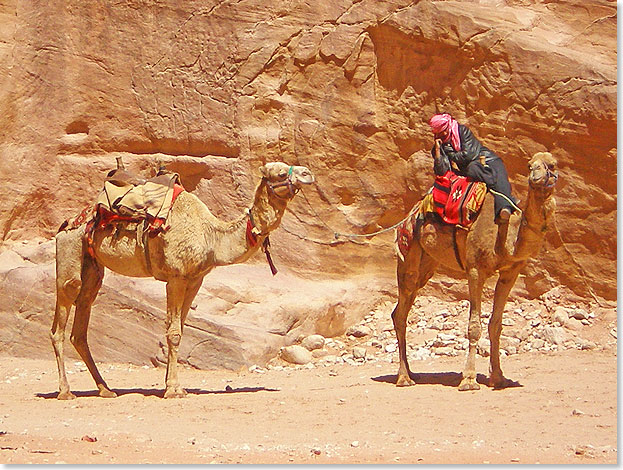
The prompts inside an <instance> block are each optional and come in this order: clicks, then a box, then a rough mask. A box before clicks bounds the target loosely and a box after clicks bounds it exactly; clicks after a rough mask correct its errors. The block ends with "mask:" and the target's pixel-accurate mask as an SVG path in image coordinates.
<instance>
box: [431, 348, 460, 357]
mask: <svg viewBox="0 0 623 470" xmlns="http://www.w3.org/2000/svg"><path fill="white" fill-rule="evenodd" d="M432 352H434V353H435V354H437V355H438V356H456V351H455V350H454V348H452V347H450V346H443V347H440V348H433V349H432Z"/></svg>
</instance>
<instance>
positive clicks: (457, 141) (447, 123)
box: [428, 113, 461, 152]
mask: <svg viewBox="0 0 623 470" xmlns="http://www.w3.org/2000/svg"><path fill="white" fill-rule="evenodd" d="M428 124H430V127H431V129H432V130H433V133H434V134H439V133H440V132H443V131H445V130H446V129H450V133H449V134H448V137H446V139H445V140H444V143H445V142H448V140H451V141H452V147H453V148H454V150H456V151H457V152H458V151H460V150H461V138H460V137H459V123H458V122H456V119H453V118H452V116H450V115H449V114H447V113H444V114H434V115H433V117H431V118H430V121H428Z"/></svg>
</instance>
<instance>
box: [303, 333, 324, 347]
mask: <svg viewBox="0 0 623 470" xmlns="http://www.w3.org/2000/svg"><path fill="white" fill-rule="evenodd" d="M324 343H325V339H324V336H322V335H311V336H308V337H307V338H305V339H304V340H303V341H302V342H301V346H303V347H304V348H305V349H308V350H309V351H313V350H314V349H322V347H323V346H324Z"/></svg>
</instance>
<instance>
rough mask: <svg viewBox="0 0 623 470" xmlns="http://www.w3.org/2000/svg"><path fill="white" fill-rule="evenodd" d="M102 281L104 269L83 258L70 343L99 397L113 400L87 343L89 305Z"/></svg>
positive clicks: (91, 303)
mask: <svg viewBox="0 0 623 470" xmlns="http://www.w3.org/2000/svg"><path fill="white" fill-rule="evenodd" d="M103 279H104V267H103V266H102V265H100V264H99V263H97V261H95V260H94V259H93V258H92V257H90V256H85V258H84V261H83V266H82V289H80V294H79V295H78V299H77V300H76V315H75V318H74V325H73V328H72V330H71V342H72V344H73V345H74V347H75V348H76V351H78V354H80V357H81V358H82V360H83V361H84V363H85V364H86V366H87V368H88V369H89V372H90V373H91V377H93V380H95V384H96V385H97V388H98V390H99V395H100V396H101V397H104V398H114V397H116V396H117V394H116V393H115V392H113V391H111V390H110V389H109V388H108V385H106V382H105V381H104V379H103V378H102V376H101V375H100V373H99V370H97V366H96V365H95V361H94V360H93V356H92V355H91V350H90V349H89V343H88V341H87V330H88V327H89V319H90V318H91V305H93V301H94V300H95V298H96V297H97V294H98V292H99V290H100V287H102V280H103Z"/></svg>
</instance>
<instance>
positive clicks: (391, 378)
mask: <svg viewBox="0 0 623 470" xmlns="http://www.w3.org/2000/svg"><path fill="white" fill-rule="evenodd" d="M410 377H411V379H412V380H413V381H414V382H415V384H416V385H445V386H446V387H458V386H459V384H460V383H461V380H462V379H463V374H461V373H459V372H420V373H417V374H415V373H413V372H411V375H410ZM397 378H398V376H397V375H380V376H378V377H372V380H374V381H375V382H385V383H389V384H392V385H395V384H396V379H397ZM476 382H478V383H479V384H480V385H484V386H487V387H488V386H489V378H488V377H487V376H486V375H484V374H477V375H476ZM515 387H523V385H521V384H520V383H519V382H516V381H514V380H510V379H506V382H505V383H504V385H503V386H502V387H496V388H494V390H502V389H505V388H515Z"/></svg>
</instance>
